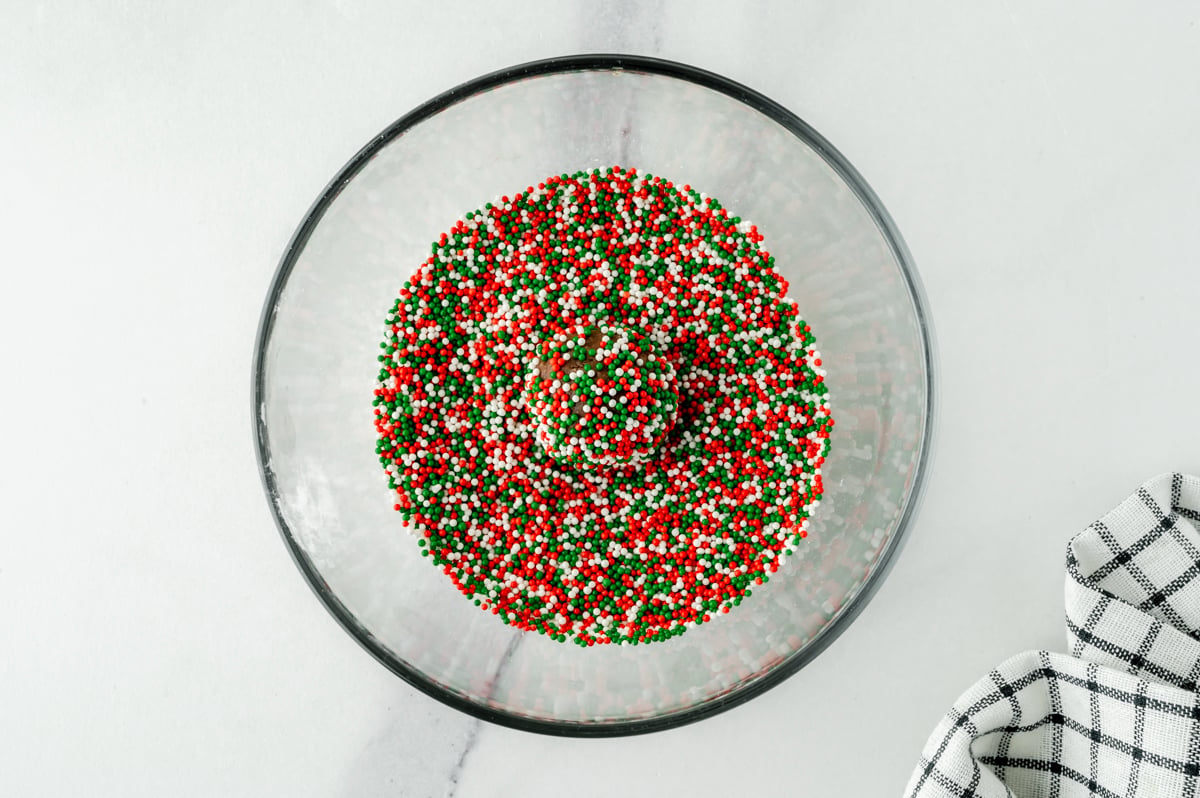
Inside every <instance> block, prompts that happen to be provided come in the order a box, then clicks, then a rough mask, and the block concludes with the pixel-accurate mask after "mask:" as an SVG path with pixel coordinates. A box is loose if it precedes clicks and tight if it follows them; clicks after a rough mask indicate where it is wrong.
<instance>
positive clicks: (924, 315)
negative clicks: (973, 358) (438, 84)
mask: <svg viewBox="0 0 1200 798" xmlns="http://www.w3.org/2000/svg"><path fill="white" fill-rule="evenodd" d="M620 70H628V71H631V72H639V73H644V74H650V75H657V76H661V77H667V78H674V79H677V80H683V81H687V82H690V83H694V84H697V85H699V86H702V87H704V88H707V89H711V90H713V91H716V92H720V93H721V94H725V95H728V96H729V97H732V98H733V99H735V100H737V101H739V102H741V103H743V104H744V105H747V106H749V107H750V108H752V109H753V110H755V111H758V112H760V113H762V114H764V115H766V116H767V117H769V118H770V119H772V120H773V121H774V122H776V123H777V124H779V125H781V126H783V127H784V128H785V129H786V130H788V131H789V132H791V133H792V134H793V135H795V136H796V137H797V138H799V139H800V140H801V141H803V142H804V143H805V144H807V145H808V146H809V147H811V148H812V149H813V150H815V151H816V152H817V153H818V154H819V155H820V156H821V157H822V158H823V159H824V160H825V161H826V162H827V163H828V164H829V166H830V167H831V168H832V169H833V170H834V171H835V172H836V173H837V174H838V176H839V177H841V178H842V180H844V181H845V182H846V184H847V185H848V186H849V187H850V188H851V190H852V191H853V192H854V193H855V195H856V196H857V197H858V198H859V200H860V201H861V202H862V203H863V205H864V206H865V207H866V209H867V211H868V212H869V213H870V214H871V216H872V218H873V219H874V221H875V223H876V224H877V225H878V227H879V230H880V233H881V235H882V236H883V237H884V239H885V240H886V242H887V244H888V246H889V247H890V249H891V250H892V252H893V254H894V255H895V257H896V261H897V263H898V264H899V266H900V271H901V274H902V277H903V278H904V281H905V284H906V285H907V288H908V292H909V295H910V298H911V299H912V304H913V310H914V312H915V314H916V317H917V322H918V325H919V328H920V331H921V345H922V350H923V356H924V362H925V396H926V401H925V416H924V420H923V421H924V429H923V430H922V433H921V442H920V452H919V454H918V457H917V465H916V469H915V471H914V476H913V485H912V488H911V490H910V491H909V494H908V499H907V502H906V504H905V507H904V509H903V511H902V512H901V515H900V519H899V521H898V523H897V524H896V528H895V530H894V531H893V533H892V534H891V536H890V537H889V538H888V541H887V543H885V544H884V548H883V550H882V551H881V552H880V553H879V557H878V560H877V561H876V564H875V567H874V570H873V571H872V572H871V574H870V575H869V576H868V577H867V579H866V581H865V582H864V583H863V585H862V586H861V587H860V588H859V590H858V592H857V593H856V594H855V595H854V596H853V597H852V598H851V599H850V601H849V602H848V603H847V604H846V605H845V606H844V607H843V608H842V610H841V611H840V612H839V613H838V614H837V616H836V617H835V618H834V619H833V620H832V621H831V622H830V624H829V625H828V626H826V627H825V628H824V629H822V630H821V632H820V633H818V634H817V636H816V637H815V638H813V639H812V640H810V641H809V642H808V643H807V644H806V645H805V646H804V647H803V648H802V649H800V650H799V651H798V652H796V654H795V655H793V656H791V657H788V658H787V659H785V660H783V661H782V662H780V663H779V664H778V665H777V666H776V667H774V668H772V669H771V670H769V671H767V672H766V673H764V674H763V675H762V676H761V677H760V678H758V679H756V680H754V681H753V682H750V683H748V684H745V685H743V686H742V687H740V688H738V689H737V690H735V691H733V692H732V693H729V694H726V695H721V696H718V697H716V698H714V699H712V700H709V701H706V702H705V703H703V704H700V705H698V706H695V707H692V708H690V709H686V710H683V711H680V712H675V713H672V714H669V715H665V716H662V717H655V718H641V719H637V720H628V721H613V722H602V723H580V722H567V721H549V720H542V719H538V718H530V717H527V716H524V715H519V714H516V713H513V712H508V711H506V710H502V709H497V708H495V707H490V706H486V705H483V704H479V703H475V702H473V701H470V700H468V699H466V698H463V697H462V696H459V695H457V694H455V693H451V692H449V691H447V690H445V689H443V688H442V687H440V686H439V685H437V684H436V683H435V682H433V681H431V680H430V679H428V678H427V677H426V676H425V675H424V674H423V673H421V672H420V671H419V670H416V669H414V668H411V667H409V666H407V665H405V664H404V663H402V662H400V661H398V660H397V659H396V658H395V657H393V656H391V654H390V653H389V651H388V650H387V648H386V647H385V646H383V645H382V644H381V643H380V642H379V641H378V640H376V639H375V637H374V636H373V635H372V634H371V632H370V631H369V630H367V629H366V628H365V627H363V626H362V624H360V623H359V622H358V620H357V618H355V617H354V615H353V614H352V613H351V612H350V611H349V610H348V609H347V608H346V607H345V606H344V605H343V604H342V602H341V601H340V600H339V599H338V597H337V596H336V595H335V594H334V593H333V591H332V590H331V589H330V588H329V586H328V585H327V584H326V583H325V580H324V579H323V578H322V577H321V574H320V572H319V571H318V570H317V569H316V567H315V566H314V565H313V563H312V561H311V560H310V559H309V557H308V555H307V554H306V553H305V552H304V550H303V549H302V548H301V547H300V545H299V543H298V542H297V540H296V538H295V536H294V535H293V533H292V531H291V529H290V528H289V527H288V524H287V522H286V521H285V520H284V518H283V516H282V515H281V514H280V511H279V505H278V502H277V499H278V497H279V493H278V489H277V486H276V483H275V475H274V474H273V473H272V471H271V470H270V468H269V467H268V463H270V462H271V452H270V444H269V440H268V435H267V425H266V420H265V419H264V417H263V414H262V413H261V412H260V408H262V407H263V400H264V398H265V387H266V377H265V352H266V348H267V344H268V342H269V341H270V338H271V332H272V328H273V327H274V308H275V306H276V304H277V303H278V301H279V298H280V295H281V293H282V291H283V289H284V286H286V284H287V281H288V277H289V276H290V275H291V272H292V269H293V268H294V267H295V265H296V262H297V260H298V259H299V256H300V253H301V252H302V251H303V250H304V247H305V245H306V244H307V242H308V239H309V236H310V235H311V234H312V232H313V230H314V229H316V227H317V225H318V224H319V223H320V221H321V218H322V217H323V216H324V214H325V211H326V210H327V209H328V208H329V206H330V205H331V204H332V203H333V201H334V200H335V199H336V198H337V196H338V195H339V194H340V193H341V191H342V189H343V188H344V187H345V186H346V185H347V184H348V183H349V182H350V181H351V180H352V179H353V178H354V176H355V175H356V174H357V173H358V172H359V170H360V169H362V167H363V166H365V165H366V164H367V162H368V161H370V160H371V158H372V157H374V156H375V155H376V154H377V153H378V152H379V151H380V150H382V149H383V148H384V147H386V146H387V145H388V144H389V143H391V142H392V141H393V140H394V139H395V138H396V137H398V136H400V135H402V134H403V133H404V132H405V131H406V130H408V129H409V128H412V127H414V126H416V125H418V124H420V123H421V122H422V121H424V120H425V119H427V118H429V117H431V116H433V115H434V114H437V113H439V112H440V111H443V110H445V109H446V108H448V107H450V106H451V105H454V104H456V103H459V102H461V101H463V100H466V99H468V98H470V97H472V96H474V95H476V94H479V93H481V92H485V91H489V90H491V89H495V88H498V87H500V86H503V85H506V84H509V83H514V82H517V81H521V80H525V79H527V78H531V77H537V76H544V75H553V74H559V73H567V72H581V71H620ZM934 353H935V349H934V337H933V328H932V325H931V322H930V317H929V312H928V302H927V300H926V298H925V292H924V289H923V287H922V285H921V282H920V278H919V277H918V275H917V272H916V268H915V266H914V264H913V260H912V256H911V254H910V253H909V251H908V247H907V246H906V245H905V243H904V240H903V238H902V237H901V235H900V231H899V230H898V229H897V228H896V225H895V223H894V222H893V221H892V218H891V216H890V215H889V214H888V212H887V210H886V209H885V208H884V207H883V203H882V202H881V201H880V200H879V198H878V197H877V196H876V195H875V192H874V191H872V189H871V187H870V186H869V185H867V182H866V180H864V179H863V177H862V176H861V175H860V174H859V173H858V171H857V170H856V169H855V168H854V167H853V166H852V165H851V164H850V162H849V161H848V160H846V158H845V157H844V156H843V155H842V154H841V153H840V152H838V150H837V149H836V148H834V146H833V145H832V144H830V143H829V142H828V141H827V140H826V139H825V138H824V137H823V136H821V134H819V133H818V132H817V131H816V130H814V129H813V128H812V127H811V126H810V125H809V124H808V123H806V122H804V121H803V120H802V119H800V118H799V117H797V116H796V115H795V114H793V113H792V112H791V111H789V110H787V109H786V108H784V107H783V106H782V105H780V104H779V103H777V102H775V101H774V100H771V99H770V98H768V97H766V96H764V95H762V94H760V93H758V92H756V91H754V90H753V89H750V88H748V87H746V86H743V85H742V84H740V83H737V82H735V81H733V80H730V79H729V78H726V77H723V76H721V75H718V74H716V73H714V72H708V71H706V70H703V69H700V68H698V67H694V66H690V65H687V64H682V63H678V62H675V61H667V60H664V59H660V58H651V57H647V56H636V55H620V54H600V53H598V54H583V55H567V56H559V57H555V58H547V59H542V60H538V61H530V62H528V63H525V64H518V65H516V66H512V67H508V68H505V69H501V70H498V71H496V72H492V73H489V74H486V75H482V76H480V77H477V78H474V79H472V80H469V81H467V82H465V83H463V84H461V85H459V86H456V87H454V88H452V89H450V90H449V91H446V92H443V93H442V94H439V95H438V96H436V97H434V98H433V99H431V100H429V101H427V102H425V103H423V104H422V105H420V106H418V107H417V108H414V109H413V110H412V111H410V112H409V113H407V114H405V115H404V116H402V117H400V118H399V119H397V120H396V121H395V122H393V123H392V124H391V125H389V126H388V127H387V128H386V129H384V130H383V131H382V132H380V133H379V134H378V135H376V136H375V137H374V138H372V139H371V140H370V141H369V142H368V143H367V144H366V145H365V146H364V147H363V148H362V149H360V150H359V151H358V152H357V153H356V154H355V155H354V157H353V158H351V159H350V160H349V162H347V163H346V165H345V166H343V167H342V168H341V170H339V171H338V173H337V175H336V176H335V177H334V178H333V180H331V181H330V182H329V184H328V185H326V187H325V188H324V190H323V191H322V192H321V194H320V196H318V197H317V199H316V201H315V202H314V203H313V204H312V206H311V207H310V208H309V209H308V211H307V212H306V213H305V215H304V219H303V220H302V221H301V223H300V225H299V227H297V228H296V232H295V233H293V234H292V238H291V240H290V241H289V242H288V245H287V247H286V248H285V250H284V253H283V256H282V258H281V259H280V262H279V266H278V267H277V268H276V271H275V276H274V278H273V279H272V281H271V286H270V289H269V290H268V292H267V297H266V300H265V301H264V303H263V310H262V315H261V318H260V320H259V325H258V335H257V337H256V339H255V344H254V362H253V367H252V387H251V393H252V396H251V399H252V404H251V414H252V417H253V424H254V428H255V436H254V443H255V453H256V455H257V459H258V470H259V475H260V476H261V478H262V483H263V490H264V491H265V492H266V497H267V500H268V504H269V505H270V507H271V513H272V515H273V516H274V518H275V525H276V526H277V527H278V529H279V533H280V535H281V536H282V538H283V541H284V544H285V545H286V546H287V549H288V552H289V553H290V554H291V556H292V560H293V561H294V562H295V563H296V566H297V567H298V568H299V569H300V572H301V573H302V574H303V575H304V578H305V581H307V582H308V585H309V587H310V588H311V589H312V591H313V592H314V593H315V594H316V596H317V598H318V599H320V601H321V603H322V604H323V605H324V606H325V608H326V609H327V610H328V611H329V613H330V614H331V615H333V617H334V619H335V620H337V622H338V623H339V624H340V625H341V626H342V628H343V629H345V630H346V631H347V632H348V633H349V634H350V635H351V636H352V637H353V638H354V639H355V640H356V641H357V642H358V643H359V645H361V646H362V647H363V648H365V649H366V650H367V651H368V652H369V653H370V654H371V655H372V656H373V657H375V659H376V660H378V661H379V662H380V663H381V664H382V665H383V666H384V667H386V668H387V669H388V670H390V671H391V672H392V673H394V674H396V675H397V676H399V677H400V678H401V679H403V680H404V681H406V682H408V683H409V684H411V685H412V686H413V687H416V688H417V689H418V690H420V691H421V692H423V693H425V694H426V695H429V696H430V697H432V698H435V699H437V700H438V701H441V702H442V703H444V704H446V705H448V706H451V707H453V708H454V709H457V710H459V711H461V712H465V713H467V714H468V715H472V716H474V717H476V718H480V719H482V720H486V721H488V722H491V723H496V724H498V725H501V726H507V727H510V728H514V729H520V730H522V731H529V732H536V733H540V734H549V735H556V736H562V737H619V736H625V735H632V734H645V733H648V732H655V731H663V730H666V729H672V728H678V727H680V726H683V725H686V724H688V723H694V722H696V721H698V720H702V719H704V718H707V717H711V716H713V715H716V714H719V713H721V712H724V711H725V710H728V709H731V708H733V707H735V706H737V705H739V704H742V703H744V702H746V701H749V700H750V699H751V698H754V697H756V696H759V695H762V694H763V693H765V692H766V691H767V690H770V689H771V688H772V687H775V686H776V685H779V684H780V683H782V682H783V681H784V680H785V679H787V678H788V677H789V676H792V675H793V674H795V673H796V672H797V671H799V670H800V669H801V668H802V667H804V666H805V665H807V664H808V663H809V662H811V661H812V660H813V659H814V658H816V657H817V655H819V654H820V653H821V652H823V651H824V650H825V649H826V648H828V647H829V645H830V644H831V643H832V642H833V641H834V640H835V639H836V638H837V637H838V635H840V634H841V633H842V632H843V631H845V629H846V628H847V627H848V626H850V624H851V623H853V621H854V619H855V618H856V617H858V614H859V613H860V612H862V610H863V608H864V607H865V606H866V605H867V603H868V602H869V601H870V600H871V598H872V597H873V596H874V594H875V592H876V591H877V590H878V589H879V586H880V585H881V584H882V583H883V581H884V579H885V578H886V577H887V574H888V572H889V571H890V570H891V567H892V564H893V563H894V562H895V560H896V556H897V555H898V553H899V551H900V549H901V547H902V544H903V543H904V541H905V540H906V539H907V536H908V535H907V533H908V530H909V528H910V527H911V526H912V523H913V521H914V519H915V516H916V513H917V509H918V506H919V504H920V500H921V497H922V495H923V493H924V488H925V477H926V473H927V471H928V469H929V460H930V456H931V453H932V452H931V449H932V443H933V427H934V423H933V421H934V406H935V385H936V383H935V380H934V372H935V354H934Z"/></svg>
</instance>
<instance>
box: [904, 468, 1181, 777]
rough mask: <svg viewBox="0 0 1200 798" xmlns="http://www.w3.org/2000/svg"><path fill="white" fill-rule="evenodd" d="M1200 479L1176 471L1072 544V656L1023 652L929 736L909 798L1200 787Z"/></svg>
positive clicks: (1068, 586) (965, 697)
mask: <svg viewBox="0 0 1200 798" xmlns="http://www.w3.org/2000/svg"><path fill="white" fill-rule="evenodd" d="M1198 527H1200V478H1197V477H1193V476H1186V475H1183V474H1164V475H1162V476H1159V477H1156V478H1154V479H1152V480H1150V481H1149V482H1147V483H1146V484H1145V485H1143V486H1142V487H1140V488H1138V490H1137V491H1136V492H1135V493H1134V494H1133V495H1132V496H1130V497H1129V498H1128V499H1126V500H1125V501H1123V502H1122V503H1121V504H1120V505H1119V506H1118V507H1117V508H1116V509H1114V510H1112V511H1111V512H1110V513H1108V514H1107V515H1105V516H1104V517H1103V518H1101V519H1100V520H1099V521H1096V522H1094V523H1092V524H1091V525H1090V526H1088V528H1087V529H1085V530H1084V531H1083V532H1082V533H1080V534H1079V535H1078V536H1077V537H1076V538H1075V539H1074V540H1072V541H1071V543H1070V545H1069V546H1068V548H1067V584H1066V625H1067V644H1068V649H1069V650H1070V652H1071V654H1070V656H1067V655H1065V654H1054V653H1050V652H1047V651H1031V652H1027V653H1024V654H1018V655H1017V656H1015V657H1012V658H1011V659H1009V660H1007V661H1006V662H1004V663H1002V664H1001V665H999V666H998V667H996V669H995V670H993V671H992V672H991V673H989V674H988V675H987V676H986V677H985V678H983V679H981V680H980V681H979V682H978V683H976V684H975V685H974V686H973V687H971V688H970V689H969V690H967V692H966V693H964V694H963V695H962V697H961V698H959V699H958V701H957V702H955V704H954V706H953V707H952V708H951V709H950V712H949V713H947V714H946V716H945V717H944V718H943V719H942V721H941V723H939V724H938V726H937V728H936V729H934V732H933V734H932V735H931V736H930V738H929V742H927V743H926V745H925V749H924V751H923V752H922V755H921V761H920V763H919V764H918V765H917V768H916V770H915V771H914V772H913V775H912V778H911V780H910V781H909V784H908V788H907V790H906V793H905V794H906V795H907V796H909V797H910V798H918V797H919V798H934V797H935V796H937V798H944V797H946V796H954V797H955V798H961V797H963V796H979V798H1009V796H1011V797H1012V798H1042V796H1045V797H1046V798H1075V796H1093V795H1094V796H1102V798H1142V797H1143V796H1147V797H1148V796H1182V797H1183V798H1200V689H1198V688H1197V683H1198V682H1200V531H1198Z"/></svg>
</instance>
